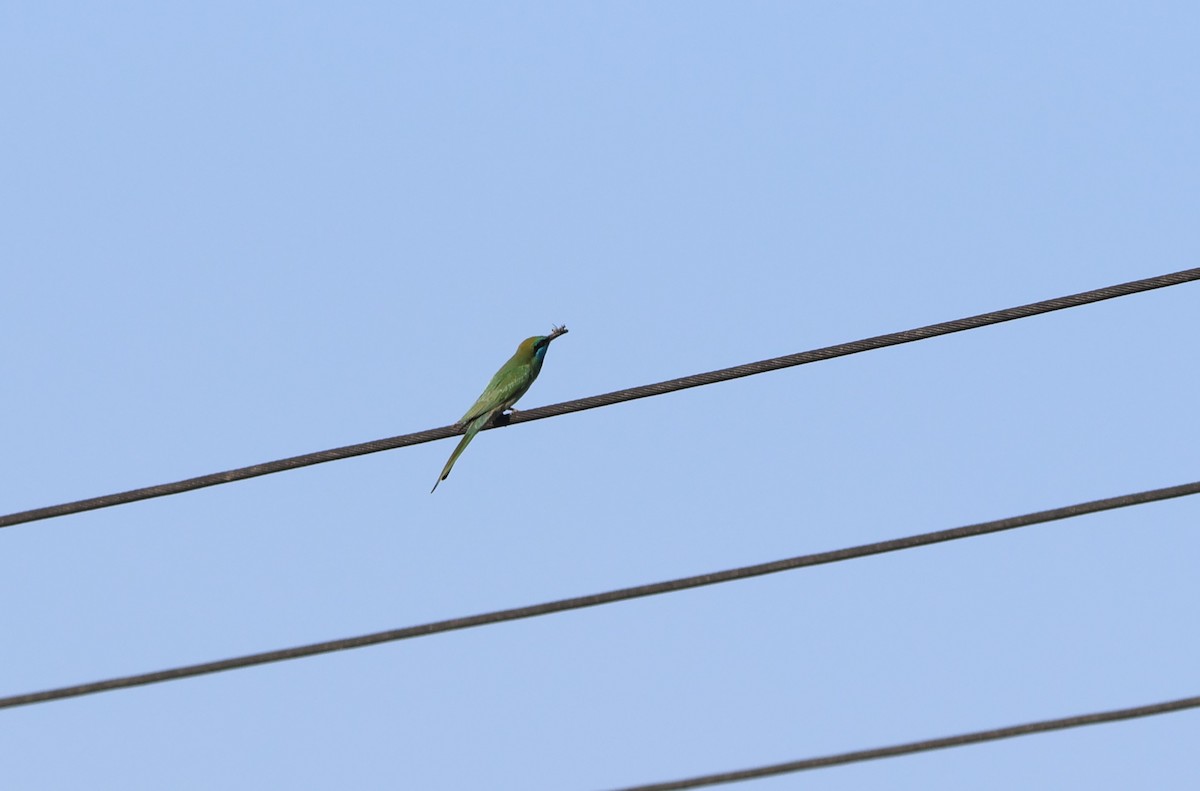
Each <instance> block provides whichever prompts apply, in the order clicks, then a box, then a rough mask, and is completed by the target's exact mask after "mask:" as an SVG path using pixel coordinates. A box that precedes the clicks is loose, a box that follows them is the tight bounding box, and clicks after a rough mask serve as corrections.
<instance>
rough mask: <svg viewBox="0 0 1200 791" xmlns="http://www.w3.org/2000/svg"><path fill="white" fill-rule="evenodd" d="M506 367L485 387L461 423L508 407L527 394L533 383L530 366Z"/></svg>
mask: <svg viewBox="0 0 1200 791" xmlns="http://www.w3.org/2000/svg"><path fill="white" fill-rule="evenodd" d="M505 368H507V366H506V367H505ZM505 368H502V369H500V370H499V371H497V372H496V375H495V376H493V377H492V381H490V382H488V386H487V387H486V388H484V391H483V394H482V395H480V396H479V398H478V399H476V401H475V403H474V404H473V405H472V406H471V408H470V409H468V410H467V414H465V415H463V417H462V420H460V421H459V422H460V423H469V422H471V421H472V420H475V419H476V418H478V417H480V416H482V415H486V414H488V413H489V412H493V411H495V410H496V409H497V408H500V409H508V408H509V407H510V406H512V405H513V404H514V403H515V402H516V400H517V399H518V398H520V397H521V396H523V395H525V391H526V390H528V389H529V385H530V384H532V382H530V381H529V366H528V365H518V366H515V367H513V368H507V370H506V369H505Z"/></svg>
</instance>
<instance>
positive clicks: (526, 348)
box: [517, 326, 567, 360]
mask: <svg viewBox="0 0 1200 791" xmlns="http://www.w3.org/2000/svg"><path fill="white" fill-rule="evenodd" d="M566 334H567V328H566V327H565V326H562V327H554V328H553V329H551V330H550V334H549V335H534V336H533V337H532V338H526V339H525V340H523V341H521V345H520V346H519V347H517V353H518V354H525V355H528V356H530V357H536V358H537V359H539V360H540V359H542V358H543V357H545V356H546V349H547V348H548V347H549V346H550V341H552V340H554V339H555V338H557V337H558V336H559V335H566Z"/></svg>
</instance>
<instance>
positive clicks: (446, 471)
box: [429, 412, 492, 494]
mask: <svg viewBox="0 0 1200 791" xmlns="http://www.w3.org/2000/svg"><path fill="white" fill-rule="evenodd" d="M491 416H492V415H491V413H490V412H489V413H485V414H483V415H480V416H479V417H477V418H475V419H474V420H472V421H471V422H470V423H469V424H467V433H465V434H463V438H462V439H461V440H460V441H459V443H458V447H457V448H455V449H454V452H453V453H451V454H450V458H449V459H447V461H446V466H445V467H443V468H442V474H441V475H440V476H439V477H438V479H437V481H435V482H434V484H433V488H432V489H430V490H429V493H430V494H433V493H434V492H436V491H437V488H438V484H439V483H441V482H442V481H444V480H446V478H448V477H449V476H450V470H451V468H453V467H454V462H456V461H458V457H459V456H461V455H462V452H463V451H464V450H466V448H467V445H468V444H469V443H470V442H471V440H473V439H475V435H476V434H478V433H479V429H481V428H483V426H484V424H485V423H487V422H488V418H490V417H491Z"/></svg>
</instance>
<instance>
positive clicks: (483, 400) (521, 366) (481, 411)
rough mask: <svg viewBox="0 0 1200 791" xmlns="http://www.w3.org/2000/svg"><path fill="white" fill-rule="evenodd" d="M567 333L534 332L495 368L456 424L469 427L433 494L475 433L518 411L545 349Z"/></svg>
mask: <svg viewBox="0 0 1200 791" xmlns="http://www.w3.org/2000/svg"><path fill="white" fill-rule="evenodd" d="M566 334H567V328H566V326H565V325H564V326H559V327H554V328H553V329H551V330H550V334H549V335H534V336H533V337H532V338H526V339H525V340H523V341H521V343H520V345H519V346H517V351H516V352H515V353H514V354H513V356H512V357H510V358H509V359H508V362H506V363H505V364H504V365H502V366H500V370H499V371H496V375H495V376H493V377H492V381H490V382H488V386H487V387H486V388H484V390H483V394H482V395H480V396H479V398H478V399H476V401H475V403H474V404H473V405H472V406H471V408H470V409H468V410H467V414H465V415H463V416H462V420H460V421H458V422H457V423H455V424H454V425H455V427H456V428H460V427H462V426H466V427H467V430H466V432H465V433H464V434H463V438H462V441H460V442H459V443H458V447H457V448H455V449H454V452H453V453H451V454H450V458H449V459H448V460H447V461H446V466H445V467H443V468H442V474H441V475H440V476H438V479H437V481H435V482H434V484H433V488H432V489H430V490H429V493H430V494H433V493H434V492H435V491H437V488H438V484H439V483H441V482H442V481H444V480H446V478H447V477H448V476H449V475H450V470H451V468H453V467H454V462H456V461H458V457H459V455H461V454H462V452H463V450H465V449H466V447H467V444H468V443H469V442H470V441H471V440H473V439H475V435H476V434H478V433H479V431H480V429H482V428H483V427H484V426H486V425H487V424H488V422H489V421H491V420H492V418H494V417H496V416H498V415H500V414H501V413H503V412H505V411H506V410H510V411H516V410H513V409H512V405H513V404H515V403H517V399H518V398H520V397H521V396H523V395H525V393H526V391H527V390H529V386H530V385H532V384H533V380H534V379H537V377H538V374H539V373H541V372H542V361H543V360H545V359H546V350H547V349H548V348H550V341H552V340H554V339H555V338H557V337H558V336H559V335H566Z"/></svg>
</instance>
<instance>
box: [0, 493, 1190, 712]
mask: <svg viewBox="0 0 1200 791" xmlns="http://www.w3.org/2000/svg"><path fill="white" fill-rule="evenodd" d="M1198 493H1200V481H1196V482H1193V483H1187V484H1182V485H1180V486H1170V487H1167V488H1164V489H1152V490H1149V491H1144V492H1135V493H1133V494H1125V495H1121V496H1119V497H1109V498H1106V499H1103V500H1092V501H1089V502H1086V503H1077V504H1075V505H1067V506H1063V507H1061V508H1054V509H1051V510H1049V511H1037V512H1035V513H1031V514H1023V515H1021V516H1012V517H1008V518H1006V519H997V520H994V521H991V522H980V523H978V524H974V525H967V526H965V527H955V528H951V529H948V530H938V531H935V532H932V533H920V534H917V535H912V536H905V537H902V538H894V539H891V540H888V541H879V542H875V543H872V544H862V545H859V546H856V547H849V548H846V549H836V550H832V551H829V552H817V553H814V554H810V555H799V556H797V557H792V558H786V559H784V560H776V561H771V562H768V563H759V564H756V565H753V566H742V567H740V568H734V569H726V570H723V571H715V572H711V573H709V574H697V575H695V576H692V577H682V578H680V579H674V580H668V581H666V582H656V583H651V584H648V585H638V586H635V587H631V588H620V589H618V590H611V591H605V592H603V593H594V594H590V595H587V596H576V597H573V598H569V599H558V600H556V601H550V602H544V603H541V604H533V605H529V606H526V607H514V608H512V609H507V610H495V611H492V612H486V613H481V614H478V615H468V616H464V617H461V618H451V619H449V620H444V621H432V622H430V623H424V624H419V625H417V626H408V627H404V628H401V629H391V630H388V631H385V632H374V633H372V634H366V635H361V636H358V637H346V638H342V639H339V640H328V641H325V642H321V643H310V644H308V645H302V646H296V647H294V648H283V649H279V650H275V651H264V652H262V653H257V654H247V655H244V656H239V657H234V658H231V659H221V660H218V661H215V662H203V663H200V664H195V665H185V666H182V667H176V668H171V669H168V670H159V671H155V672H152V673H141V674H138V675H132V676H122V677H119V678H111V679H107V680H104V681H94V682H91V683H87V684H77V685H75V686H69V687H59V688H57V689H49V690H44V691H42V692H30V693H27V694H23V695H12V696H10V697H6V698H0V709H5V708H14V707H16V706H26V705H30V704H33V703H45V702H48V701H51V700H62V699H64V698H73V697H78V696H81V695H91V694H94V693H96V692H107V691H109V690H114V689H124V688H127V687H136V686H142V685H144V684H157V683H159V682H162V681H175V680H177V679H181V678H189V677H191V676H200V675H205V674H207V673H219V672H222V671H225V670H236V669H239V668H244V667H252V666H254V665H263V664H267V663H270V662H282V661H284V660H288V659H300V658H302V657H307V656H315V655H317V654H327V653H332V652H334V651H345V650H348V649H351V648H362V647H364V646H369V645H377V644H379V643H388V642H392V641H396V640H407V639H410V638H414V637H425V636H427V635H431V634H438V633H440V632H450V631H455V630H458V629H470V628H473V627H477V626H487V625H489V624H495V623H502V622H505V621H516V620H520V619H523V618H533V617H535V616H539V615H550V614H551V613H557V612H564V611H566V610H578V609H583V608H585V607H595V606H598V605H601V604H611V603H613V602H619V601H625V600H628V599H637V598H641V597H643V596H655V595H658V594H662V593H673V592H675V591H681V590H687V589H689V588H699V587H703V586H706V585H716V584H718V583H722V582H732V581H734V580H741V579H748V578H750V577H758V576H762V575H764V574H776V573H778V572H781V571H789V570H791V569H798V568H804V567H806V566H819V565H823V564H826V563H837V562H840V561H843V560H851V559H853V558H861V557H867V556H869V555H879V554H883V553H885V552H896V551H899V550H902V549H911V548H913V547H920V546H928V545H930V544H938V543H941V542H943V541H953V540H956V539H960V538H970V537H972V536H981V535H986V534H988V533H998V532H1000V531H1003V530H1012V529H1014V528H1018V527H1027V526H1029V525H1035V524H1041V523H1044V522H1053V521H1055V520H1058V519H1067V518H1069V517H1073V516H1081V515H1083V514H1093V513H1097V512H1099V511H1107V510H1111V509H1113V508H1124V507H1126V506H1130V505H1140V504H1142V503H1150V502H1156V501H1159V500H1168V499H1171V498H1174V497H1184V496H1186V495H1191V494H1198Z"/></svg>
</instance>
